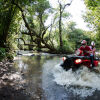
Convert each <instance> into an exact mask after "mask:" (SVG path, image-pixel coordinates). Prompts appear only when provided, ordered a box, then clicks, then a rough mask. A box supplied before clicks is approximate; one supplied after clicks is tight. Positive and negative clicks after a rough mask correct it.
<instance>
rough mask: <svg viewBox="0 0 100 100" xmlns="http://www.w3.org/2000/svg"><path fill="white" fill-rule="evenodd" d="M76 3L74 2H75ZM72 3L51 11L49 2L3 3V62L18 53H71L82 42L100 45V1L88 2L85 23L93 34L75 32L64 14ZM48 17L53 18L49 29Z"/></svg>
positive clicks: (0, 34) (0, 27)
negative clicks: (23, 51)
mask: <svg viewBox="0 0 100 100" xmlns="http://www.w3.org/2000/svg"><path fill="white" fill-rule="evenodd" d="M72 1H73V0H72ZM72 1H71V2H70V3H66V2H65V3H64V2H63V1H59V0H58V3H57V8H52V6H51V5H50V3H49V1H48V0H0V55H1V56H0V58H2V57H5V56H7V55H9V54H6V53H5V52H11V51H12V50H16V49H24V50H34V51H35V50H36V51H45V52H51V53H72V52H74V50H75V49H76V48H78V46H79V44H80V41H81V40H82V39H86V40H88V41H89V42H88V43H90V41H91V40H94V41H95V42H96V43H97V44H98V45H100V44H99V42H98V41H100V38H99V36H100V16H99V15H100V10H99V9H100V1H99V0H85V4H86V5H87V8H88V11H87V14H86V15H84V19H85V21H87V22H88V23H89V26H92V29H94V30H92V31H85V30H82V29H78V28H76V23H75V22H72V21H71V15H70V14H69V13H68V12H66V11H65V8H66V7H68V6H70V5H71V3H72ZM49 16H52V20H50V21H51V22H50V24H49V25H47V23H46V22H47V20H48V18H49Z"/></svg>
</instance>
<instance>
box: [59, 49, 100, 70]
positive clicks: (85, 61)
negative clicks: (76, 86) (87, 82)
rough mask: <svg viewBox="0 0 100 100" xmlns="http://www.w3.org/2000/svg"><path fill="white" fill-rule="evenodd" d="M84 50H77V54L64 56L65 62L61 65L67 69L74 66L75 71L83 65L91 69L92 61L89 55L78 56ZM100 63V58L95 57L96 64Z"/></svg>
mask: <svg viewBox="0 0 100 100" xmlns="http://www.w3.org/2000/svg"><path fill="white" fill-rule="evenodd" d="M81 53H82V52H81V51H77V52H76V54H75V55H69V56H65V57H63V63H62V64H61V66H62V67H63V68H64V69H65V70H66V71H67V70H69V69H71V68H72V70H73V71H75V70H77V69H78V68H80V67H81V66H82V65H84V66H86V67H88V68H89V69H91V61H90V57H89V56H77V55H80V54H81ZM99 63H100V58H98V57H95V58H94V66H95V67H98V64H99Z"/></svg>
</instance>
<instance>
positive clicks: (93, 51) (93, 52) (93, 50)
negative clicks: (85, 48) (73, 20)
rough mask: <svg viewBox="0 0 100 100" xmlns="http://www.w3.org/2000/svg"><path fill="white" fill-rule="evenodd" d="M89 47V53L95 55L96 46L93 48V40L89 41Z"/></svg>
mask: <svg viewBox="0 0 100 100" xmlns="http://www.w3.org/2000/svg"><path fill="white" fill-rule="evenodd" d="M90 49H91V51H92V52H91V55H93V56H94V55H95V51H96V48H95V42H94V41H92V42H91V46H90Z"/></svg>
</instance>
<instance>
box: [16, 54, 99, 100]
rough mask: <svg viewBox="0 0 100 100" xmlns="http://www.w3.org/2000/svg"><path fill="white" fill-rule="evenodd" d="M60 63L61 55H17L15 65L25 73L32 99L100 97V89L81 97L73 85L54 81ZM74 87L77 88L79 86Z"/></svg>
mask: <svg viewBox="0 0 100 100" xmlns="http://www.w3.org/2000/svg"><path fill="white" fill-rule="evenodd" d="M59 63H61V57H59V56H51V55H40V56H39V55H35V56H18V57H17V59H16V60H15V63H14V65H15V67H16V69H17V70H18V71H19V72H21V73H23V78H24V79H25V80H26V84H27V85H26V90H27V93H29V94H30V96H31V98H32V100H99V99H100V92H99V91H98V90H95V91H94V92H93V94H92V95H90V96H87V97H81V96H80V95H79V94H75V93H73V90H71V88H72V87H69V88H66V85H60V84H57V83H56V82H55V81H54V80H55V79H54V78H55V77H54V75H53V72H54V71H53V69H54V67H55V66H56V65H57V64H59ZM56 73H58V72H56ZM62 78H63V77H62ZM60 81H61V80H60ZM74 88H75V90H76V89H78V88H79V87H74ZM83 88H84V87H83ZM76 91H77V90H76ZM79 92H82V91H79ZM84 92H85V90H84Z"/></svg>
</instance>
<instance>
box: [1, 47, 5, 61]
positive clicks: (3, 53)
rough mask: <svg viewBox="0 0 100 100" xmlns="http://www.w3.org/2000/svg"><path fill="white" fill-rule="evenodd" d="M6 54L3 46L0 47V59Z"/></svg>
mask: <svg viewBox="0 0 100 100" xmlns="http://www.w3.org/2000/svg"><path fill="white" fill-rule="evenodd" d="M5 56H6V50H5V48H0V61H1V60H2V59H3V58H4V57H5Z"/></svg>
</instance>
